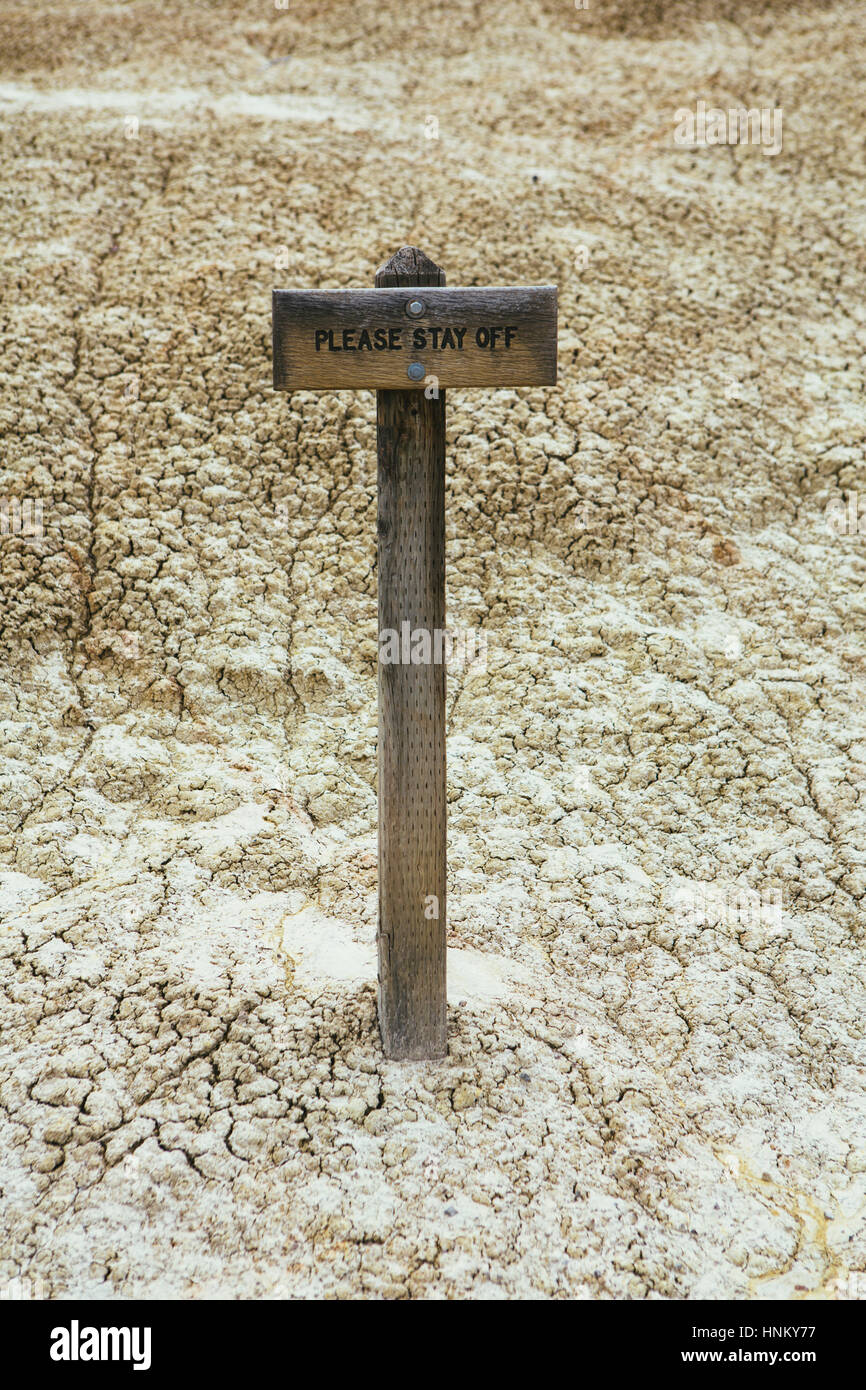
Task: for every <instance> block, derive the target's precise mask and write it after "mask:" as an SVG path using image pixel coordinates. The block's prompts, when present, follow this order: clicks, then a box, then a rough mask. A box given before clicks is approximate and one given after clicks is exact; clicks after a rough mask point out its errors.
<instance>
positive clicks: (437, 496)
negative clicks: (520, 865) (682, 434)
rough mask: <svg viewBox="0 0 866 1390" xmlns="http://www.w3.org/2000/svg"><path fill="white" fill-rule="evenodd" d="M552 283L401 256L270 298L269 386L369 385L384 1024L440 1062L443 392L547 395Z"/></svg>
mask: <svg viewBox="0 0 866 1390" xmlns="http://www.w3.org/2000/svg"><path fill="white" fill-rule="evenodd" d="M556 314H557V294H556V287H555V286H554V285H524V286H511V287H504V286H495V285H481V286H465V287H462V288H461V287H458V288H456V289H448V288H446V285H445V276H444V274H443V273H442V271H441V270H440V269H439V267H438V266H435V265H434V264H433V262H432V261H431V260H429V259H428V258H427V256H425V255H424V254H423V252H421V251H418V250H417V249H416V248H415V247H414V246H404V247H403V249H402V250H401V251H398V252H397V254H396V255H395V256H392V257H391V259H390V261H388V262H387V263H386V264H385V265H383V266H382V267H381V269H380V270H379V271H378V273H377V275H376V288H375V289H370V290H318V289H293V290H274V292H273V316H274V388H275V390H277V391H302V390H312V391H333V390H340V391H354V390H374V391H375V392H376V400H377V426H378V428H377V444H378V456H379V930H378V944H379V1029H380V1032H381V1034H382V1044H383V1047H384V1049H385V1055H386V1057H394V1058H407V1059H410V1058H424V1057H444V1055H445V1052H446V1048H447V1040H446V1006H445V664H444V663H445V652H446V650H447V647H448V643H447V642H446V641H445V390H444V388H445V387H446V386H447V387H452V386H457V387H460V386H492V387H496V386H553V385H554V384H555V382H556Z"/></svg>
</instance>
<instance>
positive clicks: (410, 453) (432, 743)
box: [376, 246, 447, 1058]
mask: <svg viewBox="0 0 866 1390" xmlns="http://www.w3.org/2000/svg"><path fill="white" fill-rule="evenodd" d="M444 284H445V276H444V273H443V272H442V271H441V270H440V269H439V268H438V266H435V265H434V264H433V262H432V261H431V260H429V259H428V258H427V257H426V256H425V255H424V254H423V252H421V251H418V250H417V249H416V248H415V247H411V246H405V247H403V248H402V250H400V251H398V252H397V254H396V255H395V256H392V257H391V259H390V261H388V262H386V264H385V265H383V266H382V267H381V268H380V270H379V271H378V272H377V274H376V286H377V287H378V288H383V287H388V286H399V287H401V288H403V287H405V288H415V287H418V288H421V287H423V286H425V285H444ZM418 298H419V300H420V301H421V302H422V303H423V295H419V297H418ZM429 394H430V396H431V399H428V393H427V392H425V391H423V390H418V389H417V387H416V389H414V390H411V389H409V390H405V391H377V392H376V414H377V453H378V461H379V462H378V482H379V506H378V555H379V581H378V582H379V635H380V645H381V639H382V634H383V633H386V632H388V633H394V634H396V640H397V642H398V643H399V645H400V651H401V660H399V661H397V662H393V663H391V664H383V662H382V661H381V660H380V663H379V750H378V751H379V931H378V948H379V1028H380V1031H381V1034H382V1045H383V1047H384V1049H385V1055H386V1056H387V1057H393V1058H423V1057H442V1056H444V1055H445V1052H446V1049H447V1042H446V1002H445V923H446V918H445V837H446V810H445V666H444V662H443V660H442V657H441V643H440V644H439V654H440V660H439V661H438V662H437V661H436V660H435V659H433V658H434V657H435V655H436V651H437V644H436V637H435V634H436V633H437V632H440V633H441V632H444V628H445V392H444V390H440V391H436V392H435V394H434V390H433V388H431V389H430V392H429ZM407 625H408V626H407ZM418 629H421V630H423V631H425V632H426V633H428V634H429V651H430V657H431V659H429V660H428V661H426V662H425V661H420V662H419V663H418V664H413V663H412V661H411V658H410V660H408V661H407V660H406V659H405V658H406V657H407V655H408V654H409V651H410V648H411V642H412V634H413V633H415V632H416V631H417V630H418ZM421 645H422V646H423V645H424V644H423V643H422V644H421Z"/></svg>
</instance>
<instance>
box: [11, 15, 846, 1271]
mask: <svg viewBox="0 0 866 1390" xmlns="http://www.w3.org/2000/svg"><path fill="white" fill-rule="evenodd" d="M0 21H2V33H3V38H2V40H0V44H2V69H3V78H2V84H0V110H2V117H3V119H2V124H0V142H2V158H3V174H4V180H3V184H4V189H5V194H4V209H3V220H4V228H5V230H6V232H7V249H8V258H7V262H6V270H5V283H6V287H7V288H6V290H4V294H3V310H2V312H3V329H4V331H3V335H2V352H3V407H2V423H3V427H4V433H5V444H4V449H3V455H2V459H0V472H2V476H0V495H2V497H3V498H5V499H6V502H5V504H4V505H5V507H6V511H5V512H4V517H5V518H6V520H5V521H4V534H3V535H2V536H0V584H2V595H3V600H4V609H3V629H2V638H3V642H4V651H5V658H4V664H3V676H2V688H0V717H2V733H3V763H2V788H3V796H2V830H3V833H2V850H3V857H4V872H3V875H2V878H0V887H2V897H0V903H2V908H3V920H4V925H3V929H2V935H0V941H2V979H3V987H4V994H3V999H2V1020H0V1021H2V1034H0V1036H2V1050H0V1082H2V1089H0V1098H2V1124H0V1153H2V1180H0V1185H2V1193H3V1217H2V1225H3V1238H2V1244H0V1281H3V1280H8V1279H12V1278H29V1279H31V1280H32V1281H38V1280H41V1281H42V1285H41V1287H42V1288H44V1290H45V1291H47V1292H48V1293H50V1294H52V1295H54V1296H64V1295H81V1296H91V1297H103V1296H112V1295H126V1296H135V1295H146V1296H170V1297H187V1296H194V1297H195V1296H198V1297H207V1296H214V1295H219V1296H232V1295H237V1296H239V1297H253V1296H285V1295H290V1296H301V1295H309V1294H313V1295H325V1296H329V1297H341V1298H342V1297H356V1296H362V1297H405V1296H411V1297H416V1298H426V1297H472V1298H502V1297H516V1296H530V1297H561V1296H571V1297H574V1296H578V1297H591V1298H597V1297H608V1296H617V1297H634V1298H642V1297H646V1296H653V1297H656V1296H664V1297H721V1296H731V1295H732V1296H736V1297H750V1296H760V1297H767V1296H769V1297H790V1296H794V1297H806V1296H809V1295H813V1296H818V1297H826V1296H833V1295H834V1290H838V1289H839V1288H840V1287H841V1285H840V1284H839V1283H838V1282H836V1281H843V1283H844V1281H846V1280H848V1281H850V1278H851V1274H852V1272H855V1273H856V1272H858V1271H864V1270H866V1225H864V1213H866V1120H864V1103H863V1091H864V1078H866V1056H864V1048H863V1018H864V988H863V987H864V930H863V923H864V918H863V910H864V893H866V814H864V812H866V715H864V709H866V626H864V618H866V601H864V591H863V579H864V574H866V565H864V554H866V542H864V537H866V473H864V439H866V412H864V407H863V374H864V349H866V331H864V307H863V306H864V302H866V300H864V265H866V254H864V234H866V216H864V196H863V187H864V185H863V176H864V146H863V125H862V100H863V85H862V84H863V53H864V47H863V45H864V37H866V16H864V13H863V6H862V4H859V3H852V4H850V5H845V4H839V5H822V4H809V3H803V4H781V3H779V4H775V5H769V4H757V3H752V4H750V3H745V2H744V3H740V4H727V5H726V4H724V3H715V0H714V3H712V4H711V5H710V4H707V5H703V4H690V5H687V4H668V3H663V2H662V0H659V3H656V4H654V5H633V4H631V3H625V0H622V3H601V0H598V2H597V0H589V7H588V9H587V10H586V11H578V10H576V9H575V8H574V6H573V5H572V4H569V3H567V0H542V3H537V4H535V5H533V6H531V7H529V8H527V6H526V4H525V3H517V0H497V3H496V4H493V3H481V4H479V3H469V0H463V2H462V3H461V2H460V0H457V3H451V4H448V5H447V6H446V5H435V4H434V5H424V6H423V7H422V9H421V11H420V12H418V11H417V10H413V9H412V8H411V7H407V6H406V5H404V4H402V3H394V4H391V3H384V2H383V0H375V3H374V0H360V3H359V2H358V0H352V3H348V0H331V3H328V4H327V5H326V4H324V3H322V4H311V3H306V0H291V3H290V4H289V5H288V6H287V9H286V10H285V11H280V10H277V9H276V8H274V6H273V5H270V4H268V3H266V2H265V0H257V3H245V4H238V3H231V4H228V3H225V4H219V3H209V4H201V3H200V4H192V3H189V2H188V0H187V3H184V4H181V5H180V6H166V5H163V4H161V3H156V0H153V3H145V0H141V3H139V2H138V0H133V2H132V3H127V4H109V3H102V2H101V0H100V2H99V3H83V4H76V5H74V6H68V7H57V6H49V5H47V4H44V3H36V4H28V5H26V6H25V5H24V4H18V5H14V4H13V5H10V4H3V5H2V14H0ZM698 101H705V102H707V103H708V105H710V106H712V105H717V106H718V107H720V108H726V107H728V106H730V105H746V106H756V107H767V108H781V109H782V111H783V113H784V137H783V148H782V150H781V152H780V153H778V154H775V155H773V154H770V153H768V152H767V150H766V149H764V148H761V147H758V146H755V145H747V144H742V145H736V146H735V145H727V146H726V145H716V146H712V147H706V148H696V149H692V148H683V147H681V146H678V145H677V144H676V142H675V140H674V128H675V121H674V113H675V111H676V110H677V109H678V108H693V107H695V106H696V103H697V102H698ZM437 122H438V132H437V127H436V123H437ZM437 134H438V138H431V137H432V136H433V135H437ZM404 243H413V244H417V245H419V246H421V247H422V248H423V249H424V250H425V251H426V252H427V253H428V254H429V255H431V256H432V257H433V259H434V260H436V261H437V262H438V264H440V265H442V266H443V267H444V268H445V270H446V273H447V275H448V280H449V283H451V284H460V283H464V284H485V283H487V284H532V283H545V282H547V283H557V284H558V285H559V287H560V371H561V380H560V384H559V386H558V387H556V388H555V389H544V390H541V389H524V390H517V391H513V390H512V391H498V392H497V391H493V392H480V391H477V392H474V391H465V392H458V391H454V392H451V393H449V400H448V421H449V461H448V470H449V472H448V499H447V508H448V584H449V588H448V610H449V622H450V623H451V624H452V625H453V626H455V627H461V628H466V627H472V628H478V629H482V630H483V631H484V632H485V633H486V636H487V640H488V664H487V669H486V671H476V672H474V673H467V672H462V673H461V672H455V673H454V675H453V676H452V677H451V678H450V681H449V733H448V750H449V771H448V777H449V798H450V804H449V815H450V821H449V855H450V864H449V894H450V900H449V919H450V920H449V943H450V946H451V948H452V950H451V962H450V978H451V989H450V993H451V1009H450V1019H449V1029H450V1039H451V1044H450V1055H449V1058H448V1060H447V1062H445V1063H441V1064H435V1065H433V1064H431V1065H422V1064H413V1065H400V1064H395V1063H385V1062H383V1059H382V1055H381V1051H380V1047H379V1042H378V1033H377V1027H376V1018H375V989H374V984H375V950H374V940H375V889H376V858H375V848H376V838H375V767H376V760H375V755H376V746H375V739H376V706H375V681H376V611H375V597H376V573H375V458H374V429H373V398H372V395H371V394H370V393H364V392H359V393H357V394H355V395H351V394H339V395H338V394H332V395H328V394H322V395H315V394H312V393H302V394H298V395H296V396H294V397H292V398H287V397H278V396H276V395H275V394H274V393H273V392H272V390H271V389H270V384H269V374H270V291H271V288H272V287H273V286H275V285H280V286H292V285H295V286H320V287H349V286H362V287H363V286H369V285H371V284H372V280H373V274H374V271H375V268H376V266H377V265H378V264H380V263H381V262H382V261H383V260H385V259H386V258H387V257H388V256H389V255H390V254H391V253H392V252H393V251H394V250H396V249H397V247H398V246H400V245H402V244H404ZM858 489H859V494H858ZM854 494H858V496H859V499H860V501H859V505H860V507H861V509H862V512H863V516H862V518H859V528H860V529H859V530H858V525H857V521H858V518H857V513H856V507H857V505H858V503H857V501H856V500H855V503H854V507H855V511H853V512H852V510H851V498H852V496H853V495H854ZM28 499H30V501H29V503H28ZM40 499H41V503H42V508H43V523H42V535H41V536H40V535H38V534H27V532H28V531H30V532H33V531H38V525H37V522H36V517H37V509H36V503H37V501H39V500H40ZM15 504H17V505H19V506H20V509H21V518H23V520H21V524H17V522H16V517H17V515H18V514H17V513H16V512H15ZM25 504H26V505H25ZM28 505H29V507H30V510H29V511H28V510H27V506H28ZM839 507H841V508H842V514H843V517H847V518H848V524H847V525H845V524H843V525H840V524H834V525H830V524H828V508H830V513H829V514H830V515H832V516H837V512H838V508H839ZM834 508H836V509H837V511H834V510H833V509H834ZM28 518H29V521H28ZM13 523H15V524H13ZM837 523H838V516H837ZM860 1278H861V1279H862V1278H864V1275H863V1274H862V1273H861V1274H860ZM846 1287H850V1282H849V1284H848V1285H846Z"/></svg>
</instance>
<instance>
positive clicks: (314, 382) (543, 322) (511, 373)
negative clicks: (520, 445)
mask: <svg viewBox="0 0 866 1390" xmlns="http://www.w3.org/2000/svg"><path fill="white" fill-rule="evenodd" d="M389 274H390V275H391V279H390V280H389V281H388V284H389V285H390V284H392V283H393V274H394V273H393V272H389ZM402 274H403V278H402V279H401V280H400V282H399V284H400V286H401V287H402V288H394V289H390V288H382V289H375V290H274V293H273V310H274V313H273V332H274V386H275V387H276V388H277V389H278V390H282V391H296V390H303V389H306V390H328V391H337V390H357V389H359V388H371V389H376V390H383V389H394V390H407V389H409V390H412V389H415V390H423V389H424V386H425V379H429V378H430V377H435V378H436V379H437V380H438V383H439V386H440V387H446V388H447V387H450V386H552V385H554V384H555V382H556V318H557V307H556V289H555V287H554V286H551V285H535V286H531V287H529V288H515V289H501V288H496V287H492V286H481V287H477V288H454V289H446V288H444V287H443V286H442V283H441V281H437V282H434V283H433V284H428V281H425V280H418V279H415V280H413V279H411V278H409V277H407V275H406V274H405V272H403V273H402ZM428 279H429V277H428ZM377 283H378V279H377ZM420 285H423V286H425V293H424V294H423V295H417V296H413V295H411V294H407V293H405V290H406V289H410V288H415V287H418V286H420ZM413 298H417V299H419V300H420V301H421V302H422V303H423V305H424V309H423V312H422V313H421V314H420V315H418V316H411V315H410V314H409V313H407V305H408V304H410V303H411V302H412V300H413ZM412 362H418V363H420V364H421V366H422V367H423V368H424V373H423V377H422V378H421V379H419V380H418V381H417V382H412V381H411V380H410V378H409V376H408V369H409V364H410V363H412Z"/></svg>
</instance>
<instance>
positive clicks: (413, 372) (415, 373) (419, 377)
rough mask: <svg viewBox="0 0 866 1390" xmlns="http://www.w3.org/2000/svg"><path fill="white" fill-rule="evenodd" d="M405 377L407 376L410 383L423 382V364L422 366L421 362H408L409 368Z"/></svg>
mask: <svg viewBox="0 0 866 1390" xmlns="http://www.w3.org/2000/svg"><path fill="white" fill-rule="evenodd" d="M406 375H407V376H408V378H409V380H410V381H423V380H424V364H423V362H410V363H409V366H408V368H407V371H406Z"/></svg>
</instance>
